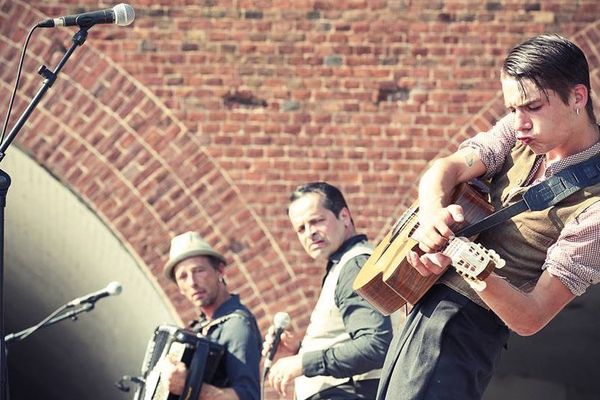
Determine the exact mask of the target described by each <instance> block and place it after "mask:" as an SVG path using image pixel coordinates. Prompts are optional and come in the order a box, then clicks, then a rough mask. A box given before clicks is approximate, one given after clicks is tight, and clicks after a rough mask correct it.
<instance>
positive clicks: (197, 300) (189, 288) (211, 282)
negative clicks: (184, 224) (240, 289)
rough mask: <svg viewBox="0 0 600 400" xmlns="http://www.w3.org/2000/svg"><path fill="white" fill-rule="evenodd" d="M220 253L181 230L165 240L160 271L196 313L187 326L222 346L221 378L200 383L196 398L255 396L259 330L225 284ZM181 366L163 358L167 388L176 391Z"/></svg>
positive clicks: (182, 372) (180, 383)
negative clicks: (164, 260) (167, 243)
mask: <svg viewBox="0 0 600 400" xmlns="http://www.w3.org/2000/svg"><path fill="white" fill-rule="evenodd" d="M225 265H226V261H225V257H223V256H222V255H221V254H219V253H218V252H216V251H215V250H214V249H213V248H212V247H211V246H210V245H209V244H208V243H206V242H205V241H204V240H203V239H202V238H201V237H200V235H199V234H198V233H197V232H186V233H183V234H181V235H179V236H176V237H174V238H173V239H172V241H171V249H170V252H169V261H168V262H167V264H166V266H165V270H164V273H165V275H166V276H167V277H168V278H169V279H170V280H172V281H173V282H175V283H176V284H177V286H178V287H179V291H180V292H181V294H183V295H184V296H185V297H186V298H187V299H188V300H190V301H191V302H192V303H193V304H194V305H195V306H196V307H197V308H198V311H199V313H200V317H199V319H198V320H197V321H194V322H193V323H192V324H191V326H190V329H193V330H195V331H197V332H199V333H201V334H202V335H204V336H206V338H207V339H209V340H210V341H211V342H215V343H218V344H220V345H222V346H224V347H225V349H226V351H225V355H224V356H223V357H224V363H223V365H224V368H225V375H226V379H225V382H219V383H215V385H217V384H218V385H219V386H222V387H217V386H215V385H211V384H208V383H204V384H203V385H202V389H201V392H200V399H202V400H205V399H224V400H226V399H239V400H246V399H248V400H254V399H259V398H260V384H259V363H260V356H261V355H260V349H261V341H262V339H261V334H260V331H259V329H258V326H257V324H256V319H255V318H254V316H253V315H252V313H251V312H250V310H248V309H247V308H246V307H245V306H244V305H243V304H241V303H240V299H239V296H238V295H237V294H232V293H230V292H229V290H228V289H227V285H226V284H225V279H224V273H225ZM186 376H187V369H186V366H185V364H184V363H182V362H181V361H179V360H174V359H166V360H165V362H164V365H163V378H164V379H166V380H167V381H168V382H169V391H170V392H171V393H173V394H177V395H179V394H181V392H182V390H183V387H184V385H185V379H186Z"/></svg>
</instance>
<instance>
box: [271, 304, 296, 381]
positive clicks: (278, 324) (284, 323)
mask: <svg viewBox="0 0 600 400" xmlns="http://www.w3.org/2000/svg"><path fill="white" fill-rule="evenodd" d="M291 321H292V320H291V318H290V315H289V314H288V313H286V312H278V313H277V314H275V317H274V318H273V327H274V328H275V334H274V336H273V344H272V345H271V348H270V349H269V353H268V354H267V358H266V359H265V372H266V371H268V370H269V368H271V365H273V358H275V353H277V347H278V346H279V342H280V341H281V334H282V333H283V331H284V330H285V328H287V327H288V325H289V324H290V322H291Z"/></svg>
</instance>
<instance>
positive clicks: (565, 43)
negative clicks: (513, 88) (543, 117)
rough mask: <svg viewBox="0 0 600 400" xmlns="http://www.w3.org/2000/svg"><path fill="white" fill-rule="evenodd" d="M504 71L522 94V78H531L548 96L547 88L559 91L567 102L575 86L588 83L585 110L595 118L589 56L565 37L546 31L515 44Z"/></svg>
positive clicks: (590, 116) (506, 60)
mask: <svg viewBox="0 0 600 400" xmlns="http://www.w3.org/2000/svg"><path fill="white" fill-rule="evenodd" d="M502 73H503V74H504V75H505V76H509V77H511V78H513V79H515V80H516V81H517V83H518V84H519V87H520V90H521V93H522V94H523V93H524V88H523V80H530V81H531V82H533V83H534V85H535V86H536V87H537V88H538V89H540V90H541V91H542V92H543V93H544V94H545V95H546V96H548V92H547V91H548V90H552V91H554V92H556V93H557V94H558V96H559V97H560V98H561V100H562V101H563V103H565V104H567V103H568V101H569V93H570V91H571V89H572V88H573V87H574V86H575V85H579V84H582V85H585V87H586V88H587V89H588V94H589V95H588V102H587V105H586V107H585V109H586V111H587V114H588V116H589V118H590V119H591V120H592V121H593V122H595V121H596V117H595V116H594V106H593V105H592V98H591V95H592V89H591V85H590V69H589V66H588V62H587V59H586V58H585V54H583V51H581V49H580V48H579V47H577V46H576V45H575V44H574V43H572V42H571V41H569V40H567V39H565V38H564V37H562V36H560V35H556V34H544V35H540V36H535V37H533V38H531V39H528V40H526V41H524V42H523V43H521V44H519V45H517V46H515V47H514V48H513V49H512V50H510V51H509V53H508V55H507V56H506V59H505V60H504V64H503V65H502Z"/></svg>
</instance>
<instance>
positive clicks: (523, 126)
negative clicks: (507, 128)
mask: <svg viewBox="0 0 600 400" xmlns="http://www.w3.org/2000/svg"><path fill="white" fill-rule="evenodd" d="M514 128H515V130H517V131H520V132H524V131H528V130H530V129H531V119H530V118H529V116H528V115H527V114H526V113H524V112H523V111H520V110H516V111H515V126H514Z"/></svg>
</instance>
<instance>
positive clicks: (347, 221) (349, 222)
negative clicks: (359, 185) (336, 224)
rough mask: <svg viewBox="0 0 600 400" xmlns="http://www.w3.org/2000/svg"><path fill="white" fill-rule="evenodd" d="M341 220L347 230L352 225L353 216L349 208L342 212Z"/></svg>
mask: <svg viewBox="0 0 600 400" xmlns="http://www.w3.org/2000/svg"><path fill="white" fill-rule="evenodd" d="M340 219H341V220H342V221H344V226H345V227H346V228H347V227H349V226H351V225H352V216H351V215H350V210H348V207H344V208H342V209H341V211H340Z"/></svg>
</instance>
